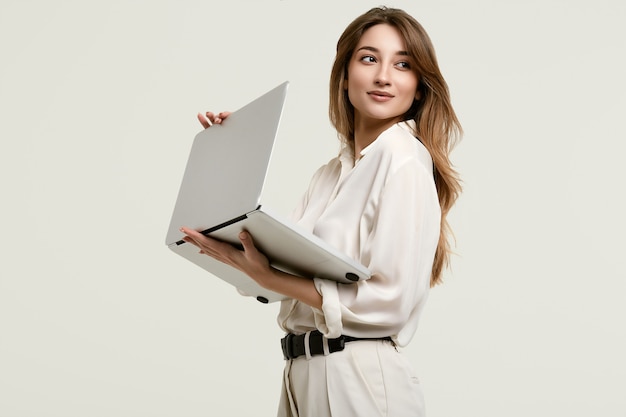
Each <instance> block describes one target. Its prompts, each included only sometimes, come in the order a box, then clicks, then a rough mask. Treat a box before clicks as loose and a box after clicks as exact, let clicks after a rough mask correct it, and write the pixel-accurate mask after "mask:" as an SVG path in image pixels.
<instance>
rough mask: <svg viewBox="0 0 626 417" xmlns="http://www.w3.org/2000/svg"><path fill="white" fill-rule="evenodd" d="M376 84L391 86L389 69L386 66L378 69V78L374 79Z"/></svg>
mask: <svg viewBox="0 0 626 417" xmlns="http://www.w3.org/2000/svg"><path fill="white" fill-rule="evenodd" d="M374 83H375V84H376V85H389V84H390V75H389V68H387V66H386V65H380V66H379V67H378V71H377V72H376V78H375V79H374Z"/></svg>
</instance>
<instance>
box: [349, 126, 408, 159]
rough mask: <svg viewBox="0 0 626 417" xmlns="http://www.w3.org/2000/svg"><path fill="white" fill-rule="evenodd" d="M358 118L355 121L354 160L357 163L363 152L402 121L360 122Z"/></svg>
mask: <svg viewBox="0 0 626 417" xmlns="http://www.w3.org/2000/svg"><path fill="white" fill-rule="evenodd" d="M359 119H361V118H359V117H357V118H355V121H354V160H355V161H357V160H358V159H359V158H360V157H361V151H362V150H363V149H365V148H367V147H368V146H369V145H370V144H371V143H372V142H374V141H375V140H376V138H378V136H380V134H381V133H383V132H384V131H385V130H387V129H389V128H390V127H391V126H393V125H394V124H396V123H398V122H400V121H401V120H402V119H401V118H399V117H394V118H392V119H386V120H371V119H370V120H367V121H366V120H362V119H361V120H359Z"/></svg>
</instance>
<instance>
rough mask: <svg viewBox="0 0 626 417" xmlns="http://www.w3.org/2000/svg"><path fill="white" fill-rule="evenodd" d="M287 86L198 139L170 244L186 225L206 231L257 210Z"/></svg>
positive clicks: (277, 89)
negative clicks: (208, 167)
mask: <svg viewBox="0 0 626 417" xmlns="http://www.w3.org/2000/svg"><path fill="white" fill-rule="evenodd" d="M288 85H289V82H287V81H286V82H284V83H282V84H281V85H279V86H278V87H276V88H274V89H272V90H271V91H269V92H267V93H266V94H264V95H262V96H261V97H259V98H257V99H256V100H254V101H252V102H251V103H249V104H247V105H246V106H244V107H242V108H241V109H239V110H237V111H235V112H233V113H232V114H231V115H230V116H229V117H228V119H226V120H225V121H224V122H223V123H222V124H218V125H214V126H212V127H210V128H209V129H205V130H203V131H202V132H200V133H198V134H197V135H196V137H195V139H194V141H193V145H192V149H191V152H190V154H189V159H188V161H187V167H186V168H185V173H184V175H183V180H182V184H181V187H180V189H179V193H178V198H177V199H176V205H175V206H174V212H173V214H172V219H171V221H170V226H169V229H168V233H167V236H166V244H167V245H172V244H175V243H176V242H178V241H180V240H181V239H182V238H183V237H184V234H183V233H182V232H180V230H179V229H180V228H181V227H182V226H186V227H189V228H192V229H195V230H206V229H209V228H212V227H215V226H217V225H220V224H223V223H226V222H229V221H231V220H233V219H235V218H237V217H240V216H242V215H245V214H246V213H248V212H250V211H252V210H254V209H256V208H257V207H258V205H259V204H260V198H261V194H262V192H263V186H264V184H265V178H266V176H267V170H268V167H269V163H270V158H271V155H272V149H273V146H274V140H275V138H276V134H277V132H278V126H279V123H280V119H281V116H282V111H283V107H284V103H285V98H286V94H287V87H288ZM207 165H208V166H210V167H211V169H206V167H207ZM216 172H217V173H218V174H217V175H216V174H215V173H216Z"/></svg>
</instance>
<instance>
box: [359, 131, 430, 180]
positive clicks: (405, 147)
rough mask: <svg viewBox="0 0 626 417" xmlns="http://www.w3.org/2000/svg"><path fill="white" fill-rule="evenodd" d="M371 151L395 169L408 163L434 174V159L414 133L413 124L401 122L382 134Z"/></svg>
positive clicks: (392, 169)
mask: <svg viewBox="0 0 626 417" xmlns="http://www.w3.org/2000/svg"><path fill="white" fill-rule="evenodd" d="M375 144H376V145H375V146H374V147H373V148H372V149H371V153H372V154H373V155H372V156H374V157H375V158H376V159H378V160H379V161H380V162H381V163H386V164H389V168H390V170H391V171H395V170H398V169H400V168H401V167H403V166H405V165H406V164H410V165H416V166H419V167H422V168H423V169H425V171H426V172H429V173H430V174H431V175H432V171H433V160H432V158H431V156H430V153H429V152H428V150H427V149H426V147H425V146H424V145H423V144H422V143H421V142H420V141H419V140H418V139H417V137H416V136H415V134H414V130H413V124H412V123H410V122H401V123H397V124H395V125H393V126H391V127H390V128H389V129H387V130H385V131H384V132H383V133H381V134H380V136H379V137H378V139H376V141H375Z"/></svg>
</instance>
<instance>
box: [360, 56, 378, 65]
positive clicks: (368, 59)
mask: <svg viewBox="0 0 626 417" xmlns="http://www.w3.org/2000/svg"><path fill="white" fill-rule="evenodd" d="M361 62H365V63H368V64H373V63H375V62H376V58H374V57H373V56H372V55H364V56H362V57H361Z"/></svg>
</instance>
